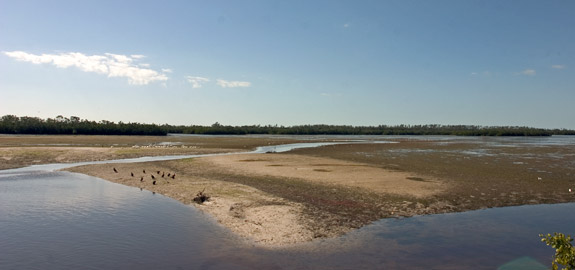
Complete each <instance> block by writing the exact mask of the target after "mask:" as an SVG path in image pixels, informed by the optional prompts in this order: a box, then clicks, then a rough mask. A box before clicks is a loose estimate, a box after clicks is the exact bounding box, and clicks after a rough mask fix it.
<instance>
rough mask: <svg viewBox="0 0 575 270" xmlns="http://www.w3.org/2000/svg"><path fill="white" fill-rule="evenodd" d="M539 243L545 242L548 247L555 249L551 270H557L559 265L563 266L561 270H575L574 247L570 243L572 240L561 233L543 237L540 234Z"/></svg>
mask: <svg viewBox="0 0 575 270" xmlns="http://www.w3.org/2000/svg"><path fill="white" fill-rule="evenodd" d="M539 237H541V242H545V243H546V244H547V245H548V246H551V247H552V248H554V249H555V255H553V262H552V264H551V266H552V269H553V270H557V269H559V265H562V266H565V268H562V270H575V247H573V244H572V243H571V242H572V241H573V238H571V236H569V235H567V236H565V235H564V234H562V233H553V236H551V234H549V233H548V234H547V235H543V234H540V235H539Z"/></svg>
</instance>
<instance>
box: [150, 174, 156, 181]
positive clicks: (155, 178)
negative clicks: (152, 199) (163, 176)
mask: <svg viewBox="0 0 575 270" xmlns="http://www.w3.org/2000/svg"><path fill="white" fill-rule="evenodd" d="M151 176H152V179H156V177H154V175H153V174H151ZM154 182H156V181H154Z"/></svg>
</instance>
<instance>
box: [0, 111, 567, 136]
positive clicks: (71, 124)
mask: <svg viewBox="0 0 575 270" xmlns="http://www.w3.org/2000/svg"><path fill="white" fill-rule="evenodd" d="M0 133H3V134H84V135H155V136H164V135H167V134H168V133H182V134H205V135H247V134H269V135H456V136H551V135H575V130H567V129H541V128H532V127H517V126H474V125H395V126H389V125H379V126H350V125H297V126H287V127H286V126H278V125H273V126H272V125H266V126H262V125H249V126H246V125H244V126H229V125H222V124H220V123H217V122H216V123H214V124H213V125H211V126H201V125H189V126H183V125H169V124H164V125H156V124H141V123H123V122H119V123H114V122H110V121H106V120H102V121H99V122H95V121H89V120H85V119H80V118H79V117H76V116H71V117H70V118H67V117H63V116H61V115H59V116H57V117H56V118H48V119H41V118H38V117H28V116H23V117H18V116H15V115H5V116H3V117H2V118H1V119H0Z"/></svg>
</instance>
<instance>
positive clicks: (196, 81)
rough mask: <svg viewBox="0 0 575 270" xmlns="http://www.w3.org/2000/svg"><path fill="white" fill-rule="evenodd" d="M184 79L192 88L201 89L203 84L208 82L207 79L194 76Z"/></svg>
mask: <svg viewBox="0 0 575 270" xmlns="http://www.w3.org/2000/svg"><path fill="white" fill-rule="evenodd" d="M186 79H187V80H188V82H190V83H191V84H192V88H202V84H203V83H206V82H209V81H210V79H208V78H204V77H194V76H186Z"/></svg>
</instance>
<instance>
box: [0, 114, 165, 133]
mask: <svg viewBox="0 0 575 270" xmlns="http://www.w3.org/2000/svg"><path fill="white" fill-rule="evenodd" d="M0 133H4V134H82V135H167V131H166V129H165V128H163V127H160V126H158V125H151V124H140V123H122V122H119V123H114V122H110V121H106V120H102V121H100V122H95V121H88V120H82V119H80V118H79V117H76V116H71V117H70V118H65V117H63V116H61V115H59V116H57V117H56V118H54V119H52V118H48V119H41V118H38V117H28V116H23V117H18V116H15V115H4V116H2V118H1V119H0Z"/></svg>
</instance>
